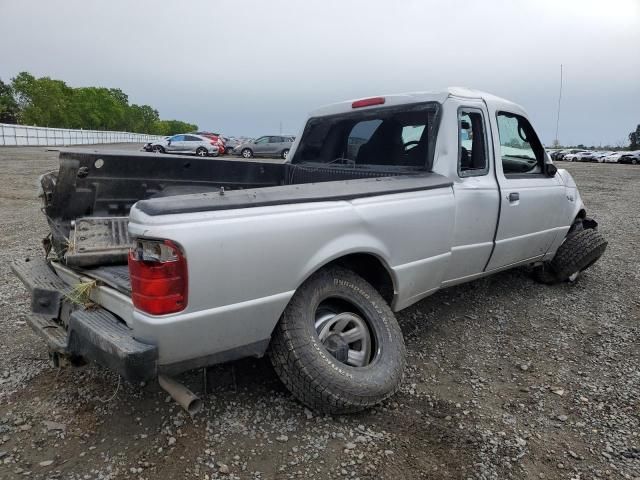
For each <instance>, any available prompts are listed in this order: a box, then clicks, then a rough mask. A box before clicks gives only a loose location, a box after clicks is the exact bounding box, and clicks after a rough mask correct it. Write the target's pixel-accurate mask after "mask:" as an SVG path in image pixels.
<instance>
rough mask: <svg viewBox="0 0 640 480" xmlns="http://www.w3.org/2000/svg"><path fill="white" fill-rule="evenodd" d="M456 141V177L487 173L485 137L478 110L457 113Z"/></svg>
mask: <svg viewBox="0 0 640 480" xmlns="http://www.w3.org/2000/svg"><path fill="white" fill-rule="evenodd" d="M458 139H459V140H458V175H459V176H460V177H473V176H480V175H486V174H487V173H489V164H488V162H487V137H486V133H485V128H484V117H483V115H482V112H481V111H480V110H475V109H463V110H460V111H459V113H458Z"/></svg>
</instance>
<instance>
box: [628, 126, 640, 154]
mask: <svg viewBox="0 0 640 480" xmlns="http://www.w3.org/2000/svg"><path fill="white" fill-rule="evenodd" d="M629 148H630V149H631V150H640V124H639V125H638V126H637V127H636V131H635V132H631V133H630V134H629Z"/></svg>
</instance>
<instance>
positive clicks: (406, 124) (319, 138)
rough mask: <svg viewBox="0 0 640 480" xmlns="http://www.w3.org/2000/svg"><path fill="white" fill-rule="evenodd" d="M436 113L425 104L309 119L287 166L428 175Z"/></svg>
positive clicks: (434, 107) (435, 105)
mask: <svg viewBox="0 0 640 480" xmlns="http://www.w3.org/2000/svg"><path fill="white" fill-rule="evenodd" d="M439 108H440V106H439V104H438V103H436V102H425V103H420V104H410V105H398V106H392V107H380V108H367V109H366V110H358V111H354V112H346V113H342V114H337V115H328V116H324V117H314V118H311V119H309V121H308V122H307V125H306V126H305V129H304V132H303V134H302V137H301V138H300V143H299V146H298V148H297V150H296V153H295V156H294V158H293V159H292V160H291V163H321V164H332V165H336V166H338V165H342V166H344V165H349V166H352V167H356V168H357V167H362V168H366V167H368V166H376V167H380V166H386V167H405V168H406V167H411V168H416V169H422V170H424V169H430V168H431V163H432V159H433V147H434V145H435V135H436V133H437V127H438V123H439Z"/></svg>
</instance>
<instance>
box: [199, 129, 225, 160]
mask: <svg viewBox="0 0 640 480" xmlns="http://www.w3.org/2000/svg"><path fill="white" fill-rule="evenodd" d="M197 134H198V135H200V136H202V137H207V138H209V139H211V140H212V141H214V142H216V144H217V145H218V153H219V154H220V155H224V152H225V145H224V140H223V139H222V136H221V135H218V134H216V133H211V132H197Z"/></svg>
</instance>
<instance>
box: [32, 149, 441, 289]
mask: <svg viewBox="0 0 640 480" xmlns="http://www.w3.org/2000/svg"><path fill="white" fill-rule="evenodd" d="M301 185H304V187H302V186H301ZM448 185H451V181H450V180H449V179H447V178H446V177H444V176H441V175H438V174H435V173H430V172H426V171H425V170H424V169H415V168H408V167H388V166H387V167H385V166H359V167H355V166H342V165H313V164H287V163H268V162H251V161H244V160H219V159H215V160H212V159H208V158H199V157H193V158H192V157H184V156H178V155H163V154H149V153H126V154H124V153H122V152H121V151H116V152H98V151H87V150H66V151H62V152H61V153H60V170H59V171H58V172H52V173H49V174H47V175H44V176H43V177H42V188H43V197H44V204H45V213H46V216H47V220H48V222H49V225H50V227H51V246H52V248H53V250H54V251H55V253H56V254H57V256H58V258H59V259H60V260H61V261H62V262H63V263H64V264H66V265H68V266H69V267H73V268H83V269H84V268H91V267H98V266H105V265H122V264H125V263H126V255H127V252H128V249H129V247H130V245H131V239H130V237H129V233H128V230H127V223H128V214H129V211H130V210H131V207H132V206H133V205H134V204H135V203H136V202H138V208H139V209H140V210H141V211H142V212H144V213H146V214H148V215H165V214H173V213H192V212H204V211H215V210H226V209H237V208H250V207H257V206H267V205H278V204H284V203H304V202H318V201H332V200H333V201H335V200H350V199H353V198H358V197H368V196H375V195H383V194H392V193H402V192H411V191H417V190H428V189H432V188H441V187H444V186H448ZM121 270H122V269H121ZM96 272H98V273H100V272H101V273H104V270H96V271H94V272H93V273H90V275H91V276H93V274H94V273H96ZM109 278H112V279H113V278H115V277H114V276H113V275H109ZM101 280H104V279H101ZM119 287H120V288H122V285H120V286H119Z"/></svg>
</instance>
